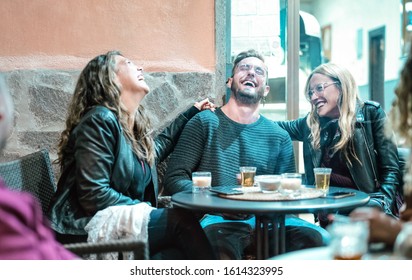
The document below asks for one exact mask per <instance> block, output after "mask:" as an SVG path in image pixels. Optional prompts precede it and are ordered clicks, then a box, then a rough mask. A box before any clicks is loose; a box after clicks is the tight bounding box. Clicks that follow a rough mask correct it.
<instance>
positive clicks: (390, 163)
mask: <svg viewBox="0 0 412 280" xmlns="http://www.w3.org/2000/svg"><path fill="white" fill-rule="evenodd" d="M307 117H308V116H306V117H304V118H300V119H297V120H294V121H284V122H278V124H279V125H280V126H281V127H282V128H284V129H285V130H286V131H288V132H289V135H290V137H291V138H292V140H294V141H303V157H304V165H305V175H306V184H310V185H313V184H314V183H315V177H314V173H313V168H314V167H319V166H320V164H321V159H322V152H321V150H320V149H319V150H314V149H313V147H312V145H311V144H310V139H309V135H310V129H309V126H308V125H307ZM385 122H386V114H385V112H384V110H383V109H382V108H381V107H380V105H379V104H378V103H376V102H372V101H366V102H365V103H364V105H363V106H360V107H359V108H358V112H357V117H356V124H355V133H354V136H353V137H354V148H355V152H356V155H357V156H358V158H359V160H360V162H361V163H359V162H358V161H356V160H352V165H350V164H349V163H347V167H348V168H349V171H350V174H351V175H352V178H353V180H354V182H355V184H356V187H357V188H358V189H359V190H361V191H363V192H366V193H369V194H371V201H373V200H375V202H377V203H378V204H379V206H380V207H381V208H382V210H384V211H385V212H386V213H387V214H393V213H394V212H396V210H395V209H394V207H395V192H396V190H399V182H400V176H401V175H400V170H399V163H398V162H399V159H398V152H397V147H396V144H395V143H394V142H393V141H392V139H388V138H387V137H385V132H384V130H385ZM394 210H395V211H394Z"/></svg>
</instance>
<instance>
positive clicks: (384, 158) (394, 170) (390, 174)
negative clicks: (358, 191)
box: [369, 106, 401, 213]
mask: <svg viewBox="0 0 412 280" xmlns="http://www.w3.org/2000/svg"><path fill="white" fill-rule="evenodd" d="M370 107H371V106H370ZM374 108H376V107H373V108H370V109H369V110H373V112H374V113H373V119H372V120H371V123H372V134H373V141H374V152H375V154H376V160H375V163H374V164H375V166H376V167H377V171H378V175H377V176H378V180H379V184H380V192H381V193H382V194H383V197H382V198H381V199H379V195H377V197H375V198H374V197H373V196H372V198H371V200H372V202H373V201H374V200H376V202H378V203H380V204H381V208H382V209H383V210H384V211H385V212H387V213H392V210H393V207H394V206H395V205H394V204H395V196H396V190H397V188H398V187H399V182H400V176H401V175H400V170H399V158H398V152H397V146H396V144H395V141H394V138H393V137H387V135H386V134H385V125H386V120H387V118H386V114H385V112H384V111H383V109H382V108H381V107H377V108H376V110H375V109H374ZM371 115H372V114H371Z"/></svg>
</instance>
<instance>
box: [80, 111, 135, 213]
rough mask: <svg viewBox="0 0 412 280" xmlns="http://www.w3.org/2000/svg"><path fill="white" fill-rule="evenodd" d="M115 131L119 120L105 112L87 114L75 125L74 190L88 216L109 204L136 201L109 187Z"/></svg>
mask: <svg viewBox="0 0 412 280" xmlns="http://www.w3.org/2000/svg"><path fill="white" fill-rule="evenodd" d="M119 133H121V129H120V126H119V123H118V122H117V120H116V119H115V117H114V116H113V115H111V114H110V113H107V112H104V113H98V114H93V115H91V116H90V117H88V118H87V119H85V120H84V121H83V122H82V123H81V124H79V127H77V128H76V133H75V137H76V140H75V146H74V151H75V152H74V157H75V161H76V164H75V166H76V171H75V172H76V180H77V184H76V186H77V189H76V192H77V197H78V200H79V203H80V205H81V206H82V208H83V209H84V211H86V213H88V214H89V215H94V214H95V213H96V212H97V211H99V210H102V209H105V208H107V207H109V206H114V205H126V204H136V203H139V201H138V200H133V199H132V198H130V197H128V196H126V195H124V194H122V193H121V192H119V191H117V190H116V189H114V188H113V187H112V186H111V174H112V170H113V165H114V163H115V161H116V155H115V154H114V153H115V147H116V145H117V144H118V143H116V141H117V140H116V139H118V134H119Z"/></svg>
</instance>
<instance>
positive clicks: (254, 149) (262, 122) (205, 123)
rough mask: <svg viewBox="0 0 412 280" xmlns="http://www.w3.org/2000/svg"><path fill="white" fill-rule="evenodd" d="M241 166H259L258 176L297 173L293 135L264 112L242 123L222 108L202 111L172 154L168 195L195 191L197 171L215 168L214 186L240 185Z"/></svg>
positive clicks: (188, 125) (189, 123)
mask: <svg viewBox="0 0 412 280" xmlns="http://www.w3.org/2000/svg"><path fill="white" fill-rule="evenodd" d="M240 166H256V167H257V170H256V174H257V175H261V174H281V173H285V172H295V160H294V154H293V147H292V141H291V139H290V137H289V134H288V133H287V132H286V131H285V130H283V129H281V128H280V127H279V126H278V125H277V124H276V123H275V122H273V121H271V120H269V119H267V118H265V117H264V116H262V115H261V116H260V118H259V119H258V120H257V121H256V122H254V123H252V124H240V123H237V122H234V121H232V120H231V119H229V118H228V117H227V116H226V115H225V114H224V113H223V112H222V110H221V109H220V108H218V109H216V111H215V112H212V111H210V110H205V111H202V112H200V113H198V114H197V115H196V116H194V117H193V118H192V119H191V120H190V121H189V122H188V123H187V124H186V126H185V128H184V130H183V132H182V134H181V136H180V138H179V141H178V143H177V145H176V147H175V150H174V152H173V153H172V155H171V157H170V160H169V163H168V169H167V171H166V174H165V178H164V187H165V190H164V194H169V195H170V194H174V193H177V192H180V191H184V190H191V188H192V181H191V173H192V172H193V171H211V172H212V186H219V185H236V184H237V179H236V174H237V173H239V167H240Z"/></svg>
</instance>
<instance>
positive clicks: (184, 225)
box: [148, 208, 216, 260]
mask: <svg viewBox="0 0 412 280" xmlns="http://www.w3.org/2000/svg"><path fill="white" fill-rule="evenodd" d="M148 235H149V251H150V257H151V259H168V260H172V259H188V260H212V259H216V258H215V255H214V252H213V250H212V247H211V245H210V243H209V240H208V239H207V237H206V235H205V233H204V231H203V229H202V228H201V227H200V224H199V221H198V220H197V219H196V218H195V217H194V216H193V214H192V213H190V212H189V211H187V210H184V209H176V208H160V209H155V210H153V211H152V212H151V213H150V222H149V228H148Z"/></svg>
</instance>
